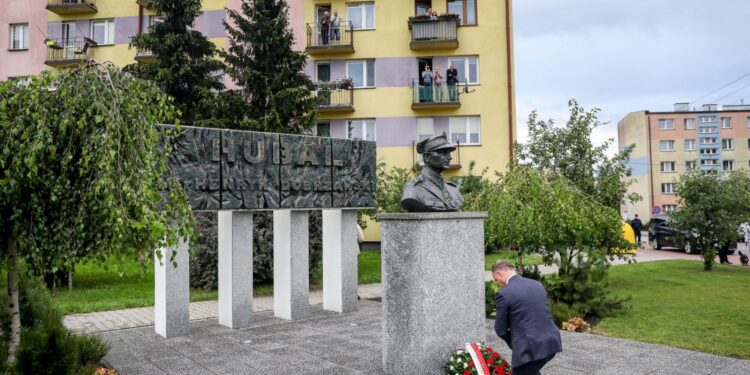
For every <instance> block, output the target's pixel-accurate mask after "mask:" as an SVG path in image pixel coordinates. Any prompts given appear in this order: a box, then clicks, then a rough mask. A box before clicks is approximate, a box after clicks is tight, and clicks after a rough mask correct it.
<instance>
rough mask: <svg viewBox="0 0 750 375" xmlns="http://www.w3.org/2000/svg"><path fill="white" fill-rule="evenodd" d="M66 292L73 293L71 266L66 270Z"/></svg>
mask: <svg viewBox="0 0 750 375" xmlns="http://www.w3.org/2000/svg"><path fill="white" fill-rule="evenodd" d="M68 293H73V268H71V269H70V271H68Z"/></svg>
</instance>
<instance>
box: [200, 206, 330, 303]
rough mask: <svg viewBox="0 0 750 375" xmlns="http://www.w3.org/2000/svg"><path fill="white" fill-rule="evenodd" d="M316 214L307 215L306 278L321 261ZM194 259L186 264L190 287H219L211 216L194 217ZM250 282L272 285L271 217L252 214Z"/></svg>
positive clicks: (214, 223)
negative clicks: (307, 266) (307, 263)
mask: <svg viewBox="0 0 750 375" xmlns="http://www.w3.org/2000/svg"><path fill="white" fill-rule="evenodd" d="M322 220H323V219H322V215H321V212H320V211H310V219H309V223H310V228H309V231H310V232H309V233H310V276H312V275H313V273H315V272H316V271H317V270H318V269H319V268H320V266H321V261H322V259H323V233H322V229H323V221H322ZM196 224H197V226H196V228H195V229H196V232H198V233H199V237H198V238H197V239H196V246H195V247H194V253H195V258H194V259H192V260H191V263H190V286H191V287H193V288H203V289H205V290H213V289H216V288H218V286H219V279H218V275H219V269H218V245H219V243H218V237H217V231H218V227H217V217H216V213H215V212H204V213H196ZM253 225H254V233H253V281H254V282H255V283H267V282H271V281H273V213H271V212H256V213H254V214H253Z"/></svg>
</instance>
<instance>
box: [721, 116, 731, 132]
mask: <svg viewBox="0 0 750 375" xmlns="http://www.w3.org/2000/svg"><path fill="white" fill-rule="evenodd" d="M721 127H722V128H724V129H729V128H731V127H732V118H731V117H722V118H721Z"/></svg>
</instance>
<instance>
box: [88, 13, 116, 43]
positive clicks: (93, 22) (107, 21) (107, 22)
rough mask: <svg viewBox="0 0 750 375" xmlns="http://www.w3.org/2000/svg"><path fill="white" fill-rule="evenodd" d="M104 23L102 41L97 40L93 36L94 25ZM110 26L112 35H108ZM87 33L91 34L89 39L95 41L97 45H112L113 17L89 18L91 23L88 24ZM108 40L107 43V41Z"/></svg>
mask: <svg viewBox="0 0 750 375" xmlns="http://www.w3.org/2000/svg"><path fill="white" fill-rule="evenodd" d="M99 23H104V25H105V27H104V42H99V41H98V40H96V39H95V37H94V27H95V26H96V25H97V24H99ZM110 25H111V26H110ZM110 28H111V31H112V35H110ZM89 35H90V36H91V39H92V40H94V41H95V42H96V45H97V46H112V45H114V44H115V19H114V18H103V19H98V20H91V24H90V25H89ZM107 42H109V43H107Z"/></svg>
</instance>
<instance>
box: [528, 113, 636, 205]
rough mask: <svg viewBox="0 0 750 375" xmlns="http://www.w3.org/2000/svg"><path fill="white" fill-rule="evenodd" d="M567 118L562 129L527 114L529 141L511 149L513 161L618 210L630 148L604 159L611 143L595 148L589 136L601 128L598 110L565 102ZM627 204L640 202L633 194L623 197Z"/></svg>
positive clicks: (628, 183)
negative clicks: (559, 179) (558, 178)
mask: <svg viewBox="0 0 750 375" xmlns="http://www.w3.org/2000/svg"><path fill="white" fill-rule="evenodd" d="M568 106H569V108H570V118H569V119H568V122H567V123H566V124H565V126H563V127H558V126H556V125H555V123H554V121H553V120H548V121H543V120H539V117H538V114H537V113H536V111H534V112H532V113H531V114H530V115H529V121H528V127H529V141H528V143H527V144H525V145H520V144H517V145H516V147H515V157H516V160H517V161H518V162H519V163H521V164H526V165H529V166H531V167H533V168H535V169H537V170H541V171H553V172H556V173H558V174H559V175H561V176H564V177H565V178H567V179H568V180H569V181H570V182H571V183H572V184H573V185H574V186H576V187H577V188H578V189H579V190H580V191H581V192H582V193H584V194H586V195H588V196H590V197H592V198H594V199H596V200H597V201H598V202H599V203H601V204H603V205H605V206H607V207H612V208H614V209H616V210H619V209H620V204H621V203H622V201H623V197H625V195H626V193H627V190H628V186H630V184H631V183H632V182H631V181H629V180H627V179H626V178H625V177H627V176H628V175H629V174H630V170H629V168H628V167H627V163H628V161H629V160H630V155H631V153H632V151H633V147H634V146H633V145H630V146H628V147H626V148H625V149H624V150H622V151H620V152H618V153H617V154H616V155H615V156H613V157H609V156H607V149H608V148H609V147H610V146H611V145H612V143H613V142H614V140H613V139H609V140H607V141H606V142H604V143H603V144H601V145H599V146H595V145H594V144H593V142H592V141H591V133H592V132H593V130H594V129H596V128H597V127H599V126H601V125H602V123H601V122H599V119H598V118H597V114H598V113H599V109H597V108H594V109H592V110H590V111H588V112H586V110H585V109H583V108H582V107H580V106H579V105H578V102H576V101H575V100H571V101H570V102H569V103H568ZM626 198H627V199H629V200H630V201H631V202H636V201H639V200H640V199H642V198H641V197H640V196H639V195H637V194H630V195H629V196H627V197H626Z"/></svg>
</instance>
